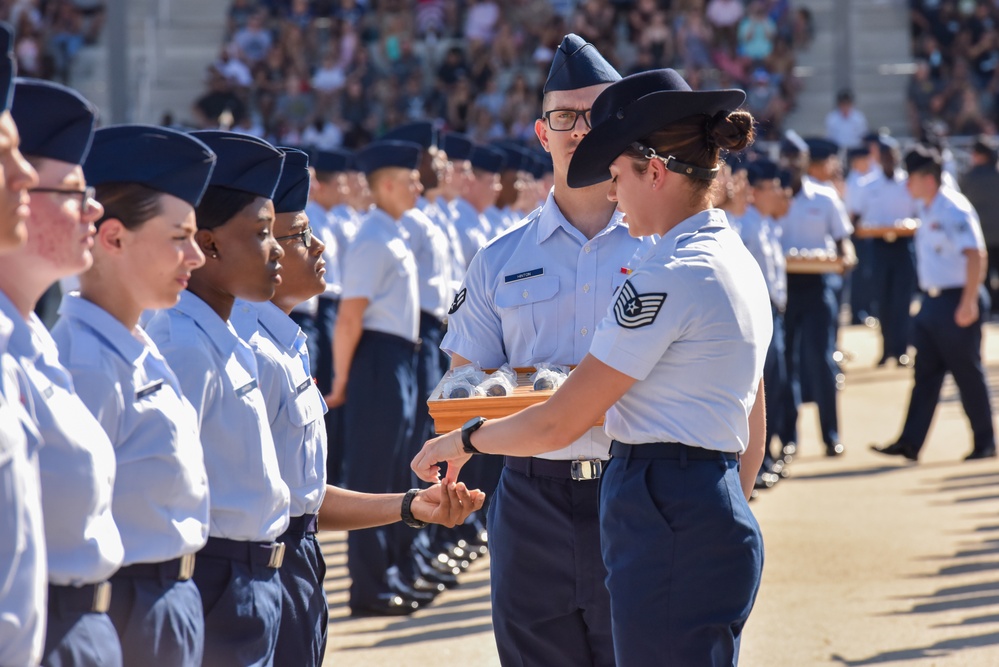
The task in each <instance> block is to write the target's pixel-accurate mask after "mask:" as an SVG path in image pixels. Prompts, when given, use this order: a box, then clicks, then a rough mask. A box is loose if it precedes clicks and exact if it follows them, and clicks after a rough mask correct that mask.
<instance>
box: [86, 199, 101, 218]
mask: <svg viewBox="0 0 999 667" xmlns="http://www.w3.org/2000/svg"><path fill="white" fill-rule="evenodd" d="M102 217H104V205H103V204H101V203H100V202H99V201H97V200H96V199H92V198H91V199H87V201H85V202H83V215H82V218H83V220H84V221H85V222H95V221H97V220H100V219H101V218H102Z"/></svg>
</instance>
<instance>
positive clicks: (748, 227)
mask: <svg viewBox="0 0 999 667" xmlns="http://www.w3.org/2000/svg"><path fill="white" fill-rule="evenodd" d="M733 227H734V225H733ZM738 231H739V236H741V237H742V242H743V243H745V244H746V248H747V249H749V253H750V254H751V255H752V256H753V258H754V259H755V260H756V263H757V264H759V265H760V270H761V271H763V278H764V279H765V280H766V281H767V291H768V292H769V293H770V302H771V303H773V304H774V305H775V306H777V308H778V309H779V310H784V307H785V306H787V261H786V260H785V259H784V248H783V246H782V245H781V239H780V237H781V229H780V227H779V226H778V225H777V223H776V222H774V220H773V218H770V217H769V216H764V215H763V214H761V213H760V212H759V210H757V208H756V207H755V206H752V205H750V206H749V207H748V208H747V209H746V212H745V213H744V214H743V216H742V217H741V218H739V224H738Z"/></svg>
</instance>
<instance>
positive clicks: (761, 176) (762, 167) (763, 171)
mask: <svg viewBox="0 0 999 667" xmlns="http://www.w3.org/2000/svg"><path fill="white" fill-rule="evenodd" d="M746 178H747V179H748V180H749V184H750V185H756V184H757V183H759V182H760V181H772V180H773V179H775V178H780V168H779V167H778V166H777V164H776V163H774V162H771V161H770V160H756V161H755V162H751V163H750V164H749V165H747V166H746Z"/></svg>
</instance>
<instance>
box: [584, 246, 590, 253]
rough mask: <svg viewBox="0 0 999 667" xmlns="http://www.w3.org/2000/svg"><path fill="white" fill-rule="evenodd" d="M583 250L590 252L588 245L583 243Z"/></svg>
mask: <svg viewBox="0 0 999 667" xmlns="http://www.w3.org/2000/svg"><path fill="white" fill-rule="evenodd" d="M583 250H585V251H586V252H587V253H588V252H590V246H588V245H584V246H583Z"/></svg>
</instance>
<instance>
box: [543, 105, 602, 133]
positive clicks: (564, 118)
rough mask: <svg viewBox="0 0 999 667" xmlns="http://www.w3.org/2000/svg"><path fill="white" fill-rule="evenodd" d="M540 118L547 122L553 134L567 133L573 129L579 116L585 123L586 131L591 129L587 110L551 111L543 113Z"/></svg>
mask: <svg viewBox="0 0 999 667" xmlns="http://www.w3.org/2000/svg"><path fill="white" fill-rule="evenodd" d="M541 116H542V118H544V119H545V120H546V121H548V127H549V128H550V129H551V130H554V131H555V132H568V131H569V130H571V129H573V128H574V127H576V123H577V122H578V121H579V117H580V116H582V117H583V122H584V123H586V129H591V128H592V126H591V125H590V110H589V109H552V110H551V111H546V112H544V113H543V114H542V115H541Z"/></svg>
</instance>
